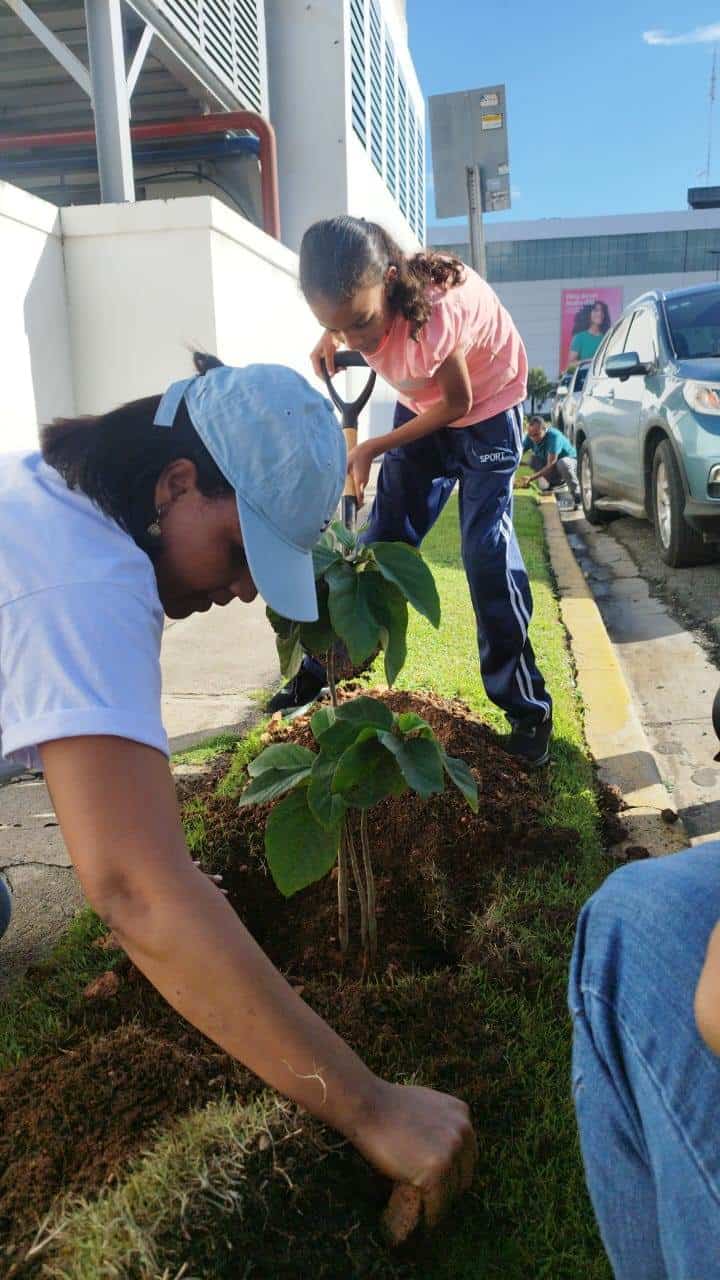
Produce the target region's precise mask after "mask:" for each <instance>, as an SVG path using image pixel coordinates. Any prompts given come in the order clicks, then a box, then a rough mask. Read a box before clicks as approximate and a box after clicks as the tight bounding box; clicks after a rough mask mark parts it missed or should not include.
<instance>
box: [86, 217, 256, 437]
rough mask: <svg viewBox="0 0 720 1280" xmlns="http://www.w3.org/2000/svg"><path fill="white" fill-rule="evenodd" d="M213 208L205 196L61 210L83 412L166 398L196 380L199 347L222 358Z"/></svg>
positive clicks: (239, 287) (93, 411)
mask: <svg viewBox="0 0 720 1280" xmlns="http://www.w3.org/2000/svg"><path fill="white" fill-rule="evenodd" d="M213 204H214V201H213V200H212V199H211V198H210V197H208V196H199V197H197V198H196V199H186V200H168V201H164V200H152V201H147V202H144V203H141V204H125V205H120V204H117V205H111V204H107V205H90V206H87V207H84V208H80V207H75V208H68V209H63V210H62V211H61V220H62V230H63V236H64V240H65V261H66V270H67V281H68V297H69V301H70V329H71V338H72V353H73V370H74V380H75V397H76V403H77V411H78V413H100V412H102V411H104V410H106V409H110V408H111V407H113V406H114V405H118V404H122V403H123V402H124V401H126V400H133V399H136V398H137V397H139V396H147V395H153V394H155V393H157V392H160V391H162V390H164V388H165V387H166V386H167V385H168V383H170V382H172V381H173V380H174V379H175V378H182V377H187V376H188V375H189V374H190V373H191V372H192V368H191V361H190V354H189V353H190V351H191V350H192V348H193V347H200V348H203V349H204V350H207V351H213V350H214V347H215V345H216V328H215V309H214V303H213V291H212V268H211V250H210V234H209V228H210V225H211V208H212V206H213ZM229 216H237V220H238V221H242V219H240V217H239V216H238V215H229ZM240 291H241V282H240V281H238V292H240Z"/></svg>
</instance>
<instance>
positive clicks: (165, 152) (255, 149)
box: [0, 135, 260, 180]
mask: <svg viewBox="0 0 720 1280" xmlns="http://www.w3.org/2000/svg"><path fill="white" fill-rule="evenodd" d="M259 153H260V143H259V141H258V139H257V138H253V137H250V136H248V137H244V136H243V137H232V136H230V135H220V136H219V137H214V138H207V139H205V140H201V139H198V140H196V141H192V142H186V143H179V144H178V143H169V144H166V145H165V146H160V145H159V144H158V143H157V142H136V143H134V145H133V159H134V161H135V164H136V165H150V164H151V165H157V164H161V165H164V166H165V167H166V168H171V167H172V165H173V164H174V163H175V162H176V161H178V160H222V159H226V158H227V157H229V156H237V155H252V156H258V155H259ZM93 169H97V154H96V152H95V148H94V147H93V148H92V149H91V150H86V149H83V150H82V151H66V150H63V151H56V150H54V149H53V150H45V151H41V152H38V154H37V155H34V156H31V157H27V158H26V159H24V160H20V159H17V160H4V159H2V160H0V177H3V178H7V179H10V180H12V177H13V175H15V176H18V175H19V174H34V173H48V172H51V173H57V172H62V173H84V172H86V171H88V170H93Z"/></svg>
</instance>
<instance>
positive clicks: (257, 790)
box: [238, 769, 310, 806]
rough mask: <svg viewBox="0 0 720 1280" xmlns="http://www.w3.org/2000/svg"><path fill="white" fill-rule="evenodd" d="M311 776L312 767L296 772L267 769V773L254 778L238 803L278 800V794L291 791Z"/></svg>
mask: <svg viewBox="0 0 720 1280" xmlns="http://www.w3.org/2000/svg"><path fill="white" fill-rule="evenodd" d="M309 777H310V769H298V770H297V772H296V773H287V772H286V771H285V770H284V769H267V770H266V772H265V773H261V774H259V775H258V777H256V778H253V779H252V782H251V783H250V785H249V786H247V787H246V788H245V790H244V791H243V793H242V795H241V796H239V797H238V804H239V805H240V806H242V805H248V804H269V803H270V801H271V800H277V798H278V796H282V795H284V794H285V792H286V791H291V790H292V789H293V788H294V787H297V786H299V785H300V783H301V782H304V781H305V779H306V778H309Z"/></svg>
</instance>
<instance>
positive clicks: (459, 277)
mask: <svg viewBox="0 0 720 1280" xmlns="http://www.w3.org/2000/svg"><path fill="white" fill-rule="evenodd" d="M390 267H395V270H396V272H397V275H396V276H394V278H393V279H392V280H388V281H387V299H388V303H389V305H390V308H391V310H392V311H394V312H399V313H400V314H402V315H403V316H404V317H405V319H406V320H409V321H410V326H411V327H410V335H411V337H412V338H414V339H415V341H416V342H417V341H418V338H419V336H420V333H421V332H422V330H423V328H424V326H425V325H426V324H427V322H428V320H429V319H430V312H431V311H432V303H431V302H430V299H429V298H428V288H429V286H430V285H437V286H439V287H440V288H442V289H452V288H453V287H454V286H455V285H457V284H461V283H462V281H463V279H464V278H465V267H464V265H463V263H462V262H461V261H460V259H459V258H456V257H455V256H454V255H453V254H449V253H434V252H433V251H432V250H430V249H425V250H423V251H422V252H421V253H414V254H412V256H410V257H408V256H407V254H405V253H403V251H402V249H401V248H400V245H399V244H397V242H396V241H395V240H394V239H393V237H392V236H391V235H390V234H389V232H387V231H385V229H384V228H383V227H381V226H379V225H378V223H377V222H366V221H365V219H364V218H350V217H347V216H343V217H340V218H327V219H325V220H324V221H322V222H315V223H313V225H312V226H311V227H308V230H307V231H306V232H305V235H304V236H303V239H302V244H301V246H300V287H301V289H302V291H303V293H304V295H305V297H306V298H307V299H308V300H310V299H311V298H314V297H318V296H320V297H323V298H328V299H330V300H332V301H345V300H346V299H347V298H351V297H352V295H353V294H354V293H355V292H356V290H357V289H359V288H361V287H363V286H365V285H370V284H379V283H380V282H381V281H384V280H386V277H387V272H388V269H389V268H390Z"/></svg>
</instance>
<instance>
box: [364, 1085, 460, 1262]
mask: <svg viewBox="0 0 720 1280" xmlns="http://www.w3.org/2000/svg"><path fill="white" fill-rule="evenodd" d="M353 1142H354V1145H355V1146H356V1147H357V1149H358V1150H359V1151H360V1152H361V1154H362V1155H364V1156H365V1158H366V1159H367V1160H369V1161H370V1163H371V1164H373V1165H374V1166H375V1168H376V1169H378V1170H379V1172H380V1173H383V1174H385V1175H386V1177H388V1178H392V1180H393V1182H395V1183H397V1184H398V1185H397V1186H396V1187H395V1190H394V1191H393V1193H392V1196H391V1197H390V1201H389V1204H388V1207H387V1209H386V1210H385V1213H384V1215H383V1226H384V1228H385V1232H386V1234H387V1236H388V1238H389V1240H390V1242H391V1243H392V1244H396V1245H397V1244H402V1243H403V1242H404V1241H405V1240H406V1239H407V1238H408V1236H409V1235H410V1234H411V1232H412V1231H413V1230H414V1229H415V1227H416V1226H417V1225H418V1224H419V1222H420V1220H421V1219H424V1220H425V1223H426V1224H427V1226H429V1227H434V1226H435V1225H436V1224H437V1223H438V1222H439V1221H440V1219H441V1217H442V1216H443V1214H444V1213H445V1211H446V1210H447V1208H448V1207H449V1205H450V1204H451V1202H452V1201H453V1200H454V1199H455V1197H456V1196H458V1195H460V1194H461V1193H462V1192H463V1191H467V1190H468V1188H469V1186H470V1184H471V1182H472V1177H473V1172H474V1169H475V1162H476V1159H477V1143H476V1140H475V1134H474V1132H473V1127H472V1124H471V1121H470V1112H469V1111H468V1108H467V1106H466V1105H465V1103H464V1102H461V1101H460V1100H459V1099H458V1098H453V1097H450V1095H449V1094H446V1093H438V1092H436V1090H434V1089H423V1088H418V1087H415V1086H409V1085H391V1084H384V1085H383V1092H382V1095H381V1102H380V1104H379V1105H375V1106H374V1108H373V1112H372V1115H371V1116H370V1117H369V1118H367V1119H364V1121H363V1122H362V1123H361V1128H360V1131H359V1132H358V1133H357V1135H355V1136H353Z"/></svg>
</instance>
